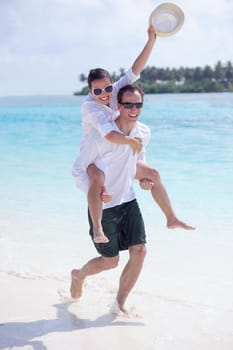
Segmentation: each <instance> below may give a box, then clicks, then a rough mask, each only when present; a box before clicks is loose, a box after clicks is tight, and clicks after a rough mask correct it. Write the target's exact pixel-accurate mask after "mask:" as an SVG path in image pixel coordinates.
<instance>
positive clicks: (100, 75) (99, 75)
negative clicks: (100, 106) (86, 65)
mask: <svg viewBox="0 0 233 350" xmlns="http://www.w3.org/2000/svg"><path fill="white" fill-rule="evenodd" d="M104 78H109V79H110V80H111V76H110V74H109V73H108V71H106V70H105V69H103V68H95V69H91V70H90V72H89V74H88V77H87V83H88V87H89V89H91V83H92V82H93V80H98V79H104Z"/></svg>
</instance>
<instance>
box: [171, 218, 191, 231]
mask: <svg viewBox="0 0 233 350" xmlns="http://www.w3.org/2000/svg"><path fill="white" fill-rule="evenodd" d="M167 228H170V229H174V228H182V229H184V230H195V227H193V226H189V225H187V224H186V223H185V222H183V221H180V220H179V219H177V218H176V217H174V218H172V219H170V220H167Z"/></svg>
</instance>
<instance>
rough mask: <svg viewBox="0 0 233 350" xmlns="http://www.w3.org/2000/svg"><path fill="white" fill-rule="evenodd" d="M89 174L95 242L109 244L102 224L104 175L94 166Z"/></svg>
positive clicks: (88, 171) (89, 193)
mask: <svg viewBox="0 0 233 350" xmlns="http://www.w3.org/2000/svg"><path fill="white" fill-rule="evenodd" d="M87 173H88V176H89V179H90V187H89V191H88V194H87V201H88V208H89V212H90V215H91V219H92V223H93V232H94V237H93V240H94V242H95V243H107V242H109V239H108V238H107V237H106V236H105V234H104V231H103V228H102V224H101V220H102V213H103V203H102V200H101V194H102V189H103V187H104V174H103V172H102V171H101V170H100V169H98V168H97V167H96V166H95V165H94V164H91V165H89V167H88V169H87Z"/></svg>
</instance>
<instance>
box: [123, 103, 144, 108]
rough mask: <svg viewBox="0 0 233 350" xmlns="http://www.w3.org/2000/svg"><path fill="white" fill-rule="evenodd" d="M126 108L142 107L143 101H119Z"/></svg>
mask: <svg viewBox="0 0 233 350" xmlns="http://www.w3.org/2000/svg"><path fill="white" fill-rule="evenodd" d="M119 103H120V105H122V106H123V107H124V108H126V109H131V108H133V107H136V108H142V106H143V102H119Z"/></svg>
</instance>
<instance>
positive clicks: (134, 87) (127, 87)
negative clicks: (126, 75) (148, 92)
mask: <svg viewBox="0 0 233 350" xmlns="http://www.w3.org/2000/svg"><path fill="white" fill-rule="evenodd" d="M127 91H129V92H132V93H134V92H135V91H138V92H139V94H140V95H141V97H142V102H143V98H144V92H143V91H142V89H141V88H140V87H139V86H137V85H132V84H128V85H125V86H123V87H122V88H121V89H120V90H119V91H118V94H117V101H118V103H122V97H123V95H124V93H125V92H127Z"/></svg>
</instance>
